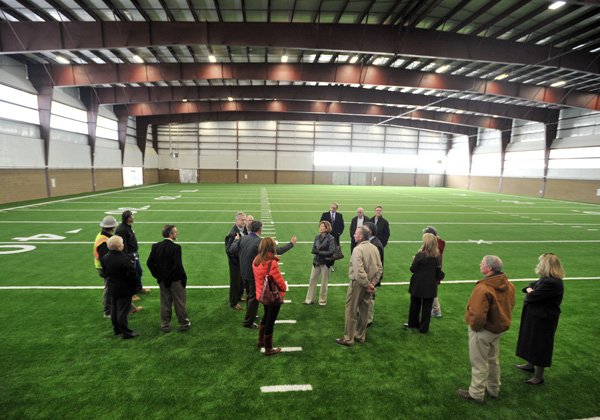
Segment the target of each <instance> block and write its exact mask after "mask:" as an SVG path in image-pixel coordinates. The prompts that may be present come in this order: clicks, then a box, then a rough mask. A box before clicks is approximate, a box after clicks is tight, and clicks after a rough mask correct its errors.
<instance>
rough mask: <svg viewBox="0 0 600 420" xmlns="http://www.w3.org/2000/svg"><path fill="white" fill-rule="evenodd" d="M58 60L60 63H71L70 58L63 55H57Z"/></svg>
mask: <svg viewBox="0 0 600 420" xmlns="http://www.w3.org/2000/svg"><path fill="white" fill-rule="evenodd" d="M56 61H58V62H59V63H60V64H70V63H71V62H70V61H69V60H68V59H66V58H65V57H63V56H62V55H57V56H56Z"/></svg>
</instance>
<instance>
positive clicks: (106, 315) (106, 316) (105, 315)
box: [103, 314, 111, 319]
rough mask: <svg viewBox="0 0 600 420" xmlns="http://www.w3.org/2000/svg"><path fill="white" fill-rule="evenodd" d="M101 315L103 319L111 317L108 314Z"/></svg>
mask: <svg viewBox="0 0 600 420" xmlns="http://www.w3.org/2000/svg"><path fill="white" fill-rule="evenodd" d="M103 317H104V319H110V318H111V317H110V314H104V315H103Z"/></svg>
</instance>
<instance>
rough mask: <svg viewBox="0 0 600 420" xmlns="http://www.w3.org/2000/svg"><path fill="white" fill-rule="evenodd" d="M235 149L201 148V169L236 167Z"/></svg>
mask: <svg viewBox="0 0 600 420" xmlns="http://www.w3.org/2000/svg"><path fill="white" fill-rule="evenodd" d="M236 160H237V154H236V152H235V150H201V151H200V169H236V168H237V166H236Z"/></svg>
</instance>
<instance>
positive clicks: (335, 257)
mask: <svg viewBox="0 0 600 420" xmlns="http://www.w3.org/2000/svg"><path fill="white" fill-rule="evenodd" d="M331 258H333V260H334V261H335V260H341V259H342V258H344V253H343V252H342V247H341V246H340V245H337V246H336V247H335V251H333V255H332V256H331Z"/></svg>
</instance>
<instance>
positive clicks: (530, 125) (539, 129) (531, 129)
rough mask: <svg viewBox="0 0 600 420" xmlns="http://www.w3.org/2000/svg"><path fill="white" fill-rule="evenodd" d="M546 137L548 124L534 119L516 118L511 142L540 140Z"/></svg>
mask: <svg viewBox="0 0 600 420" xmlns="http://www.w3.org/2000/svg"><path fill="white" fill-rule="evenodd" d="M545 139H546V126H545V125H544V124H543V123H539V122H534V121H523V120H514V122H513V127H512V133H511V139H510V142H511V143H528V142H536V143H537V142H540V141H542V142H543V141H545Z"/></svg>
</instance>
